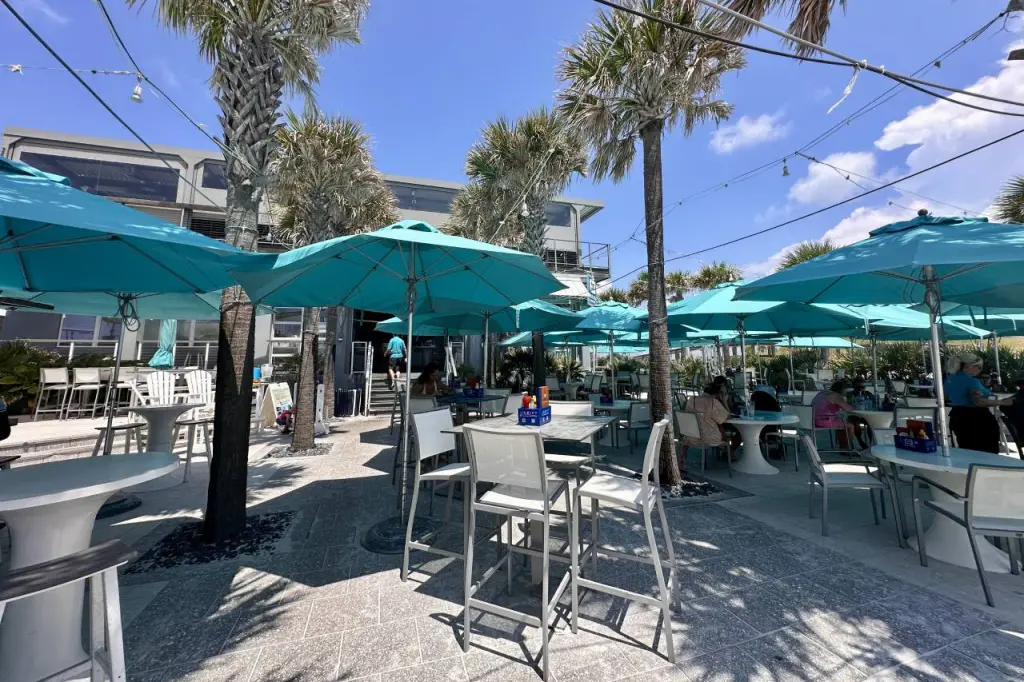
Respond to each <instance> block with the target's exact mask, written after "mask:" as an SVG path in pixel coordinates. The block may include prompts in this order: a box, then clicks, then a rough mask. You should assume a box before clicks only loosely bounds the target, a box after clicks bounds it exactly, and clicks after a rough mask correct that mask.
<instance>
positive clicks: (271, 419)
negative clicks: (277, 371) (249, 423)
mask: <svg viewBox="0 0 1024 682" xmlns="http://www.w3.org/2000/svg"><path fill="white" fill-rule="evenodd" d="M294 405H295V403H294V402H293V401H292V389H291V388H289V387H288V384H286V383H283V382H282V383H276V384H270V386H268V387H267V395H266V397H265V398H264V399H263V426H264V427H272V426H274V424H276V423H277V418H278V416H279V415H280V414H281V413H282V412H284V411H285V410H290V409H292V407H293V406H294Z"/></svg>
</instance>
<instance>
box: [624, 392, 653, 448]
mask: <svg viewBox="0 0 1024 682" xmlns="http://www.w3.org/2000/svg"><path fill="white" fill-rule="evenodd" d="M625 426H626V428H627V429H628V430H629V451H630V452H633V450H634V449H635V447H636V444H637V441H639V440H640V431H646V430H649V429H650V428H651V404H650V403H638V402H634V403H630V404H629V412H628V413H627V415H626V421H625Z"/></svg>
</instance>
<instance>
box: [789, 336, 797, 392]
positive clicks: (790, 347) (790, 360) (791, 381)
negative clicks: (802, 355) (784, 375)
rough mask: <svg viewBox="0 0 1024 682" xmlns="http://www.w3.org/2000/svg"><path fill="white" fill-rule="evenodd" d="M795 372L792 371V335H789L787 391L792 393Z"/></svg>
mask: <svg viewBox="0 0 1024 682" xmlns="http://www.w3.org/2000/svg"><path fill="white" fill-rule="evenodd" d="M795 376H796V372H794V371H793V335H792V334H790V335H789V392H790V393H792V392H793V391H794V390H796V387H795V386H794V384H793V381H794V377H795Z"/></svg>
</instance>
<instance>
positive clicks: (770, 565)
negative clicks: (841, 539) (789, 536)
mask: <svg viewBox="0 0 1024 682" xmlns="http://www.w3.org/2000/svg"><path fill="white" fill-rule="evenodd" d="M740 560H741V561H743V562H744V563H745V564H749V565H750V566H751V567H752V568H754V569H755V570H757V571H760V572H761V573H764V574H766V575H771V576H774V577H776V578H784V577H786V576H789V575H795V574H797V573H806V572H809V571H814V570H821V569H824V568H831V567H833V566H835V565H836V564H841V563H845V562H846V561H848V559H847V558H846V557H844V556H843V555H842V554H839V553H838V552H833V551H832V550H830V549H827V548H825V547H820V546H818V545H815V544H814V543H812V542H809V541H807V540H793V541H790V542H782V543H779V544H775V545H771V546H768V547H757V548H755V549H753V550H750V551H747V552H744V553H741V554H740Z"/></svg>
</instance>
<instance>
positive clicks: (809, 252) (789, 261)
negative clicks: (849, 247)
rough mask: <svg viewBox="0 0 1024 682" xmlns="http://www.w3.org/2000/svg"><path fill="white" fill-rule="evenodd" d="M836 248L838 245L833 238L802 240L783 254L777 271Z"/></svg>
mask: <svg viewBox="0 0 1024 682" xmlns="http://www.w3.org/2000/svg"><path fill="white" fill-rule="evenodd" d="M835 250H836V245H835V244H833V243H832V240H831V239H822V240H821V241H807V242H800V243H799V244H797V245H796V246H794V247H793V248H791V249H790V250H789V251H787V252H786V253H785V254H783V256H782V260H781V261H779V265H778V267H776V268H775V272H778V271H779V270H785V269H786V268H791V267H793V266H794V265H799V264H800V263H803V262H804V261H808V260H811V259H812V258H817V257H818V256H824V255H825V254H826V253H831V252H832V251H835Z"/></svg>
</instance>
